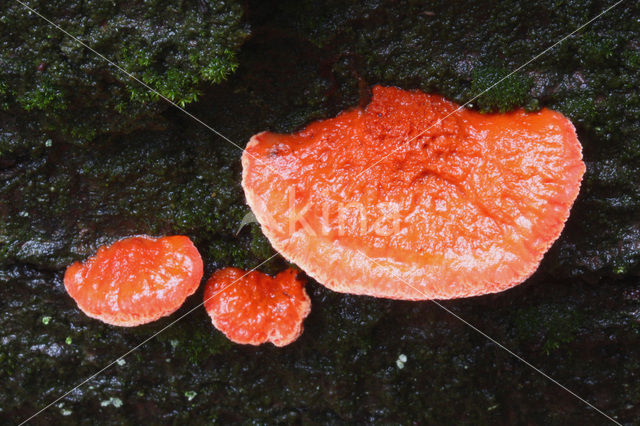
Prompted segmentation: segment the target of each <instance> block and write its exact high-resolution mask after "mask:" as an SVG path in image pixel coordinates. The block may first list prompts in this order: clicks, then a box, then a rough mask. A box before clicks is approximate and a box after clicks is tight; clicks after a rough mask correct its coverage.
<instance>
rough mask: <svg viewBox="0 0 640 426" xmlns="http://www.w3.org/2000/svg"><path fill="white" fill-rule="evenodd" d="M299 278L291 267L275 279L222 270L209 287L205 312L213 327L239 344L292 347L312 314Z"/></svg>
mask: <svg viewBox="0 0 640 426" xmlns="http://www.w3.org/2000/svg"><path fill="white" fill-rule="evenodd" d="M297 276H298V271H297V270H295V269H291V268H290V269H287V270H285V271H282V272H280V273H279V274H278V275H276V276H275V277H271V276H269V275H266V274H263V273H262V272H258V271H251V272H248V273H246V272H244V271H242V270H240V269H237V268H224V269H220V270H218V271H216V272H215V273H214V274H213V275H212V276H211V278H209V280H208V281H207V284H206V286H205V290H204V306H205V309H206V310H207V313H208V314H209V316H210V317H211V321H212V323H213V325H214V326H215V327H216V328H217V329H218V330H220V331H221V332H223V333H224V334H225V335H226V336H227V337H228V338H229V339H230V340H232V341H234V342H236V343H241V344H249V345H260V344H262V343H266V342H271V343H273V344H274V345H276V346H285V345H288V344H289V343H291V342H293V341H295V340H296V339H297V338H298V337H299V336H300V335H301V334H302V331H303V325H302V322H303V320H304V319H305V318H306V317H307V315H309V312H311V300H310V299H309V296H307V293H306V291H305V290H304V284H305V283H304V281H303V280H300V279H298V277H297Z"/></svg>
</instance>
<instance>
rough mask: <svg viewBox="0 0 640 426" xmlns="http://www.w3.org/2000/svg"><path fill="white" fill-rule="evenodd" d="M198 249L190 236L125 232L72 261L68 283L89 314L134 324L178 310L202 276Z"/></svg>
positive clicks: (67, 286) (107, 321)
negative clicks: (86, 256) (127, 235)
mask: <svg viewBox="0 0 640 426" xmlns="http://www.w3.org/2000/svg"><path fill="white" fill-rule="evenodd" d="M202 274H203V265H202V259H201V257H200V253H198V249H196V247H195V246H194V245H193V243H192V242H191V240H190V239H189V238H188V237H185V236H181V235H177V236H171V237H162V238H153V237H149V236H145V235H142V236H136V237H130V238H124V239H121V240H119V241H116V242H115V243H113V244H111V245H109V246H103V247H100V248H99V249H98V251H97V253H96V254H95V255H94V256H92V257H90V258H89V259H87V260H86V261H84V262H82V263H80V262H76V263H74V264H72V265H70V266H69V267H68V268H67V270H66V272H65V275H64V286H65V288H66V289H67V292H68V293H69V295H70V296H71V297H72V298H73V299H74V300H75V301H76V303H77V304H78V307H79V308H80V309H81V310H82V311H83V312H84V313H85V314H87V315H88V316H90V317H92V318H96V319H99V320H101V321H103V322H106V323H107V324H112V325H118V326H125V327H129V326H135V325H140V324H145V323H148V322H151V321H155V320H157V319H158V318H160V317H163V316H165V315H169V314H171V313H173V312H175V311H176V310H177V309H178V308H179V307H180V306H181V305H182V303H183V302H184V301H185V299H186V298H187V297H188V296H190V295H191V294H193V293H194V292H195V291H196V289H197V288H198V285H199V284H200V280H201V279H202Z"/></svg>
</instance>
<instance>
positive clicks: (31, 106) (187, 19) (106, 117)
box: [0, 0, 248, 142]
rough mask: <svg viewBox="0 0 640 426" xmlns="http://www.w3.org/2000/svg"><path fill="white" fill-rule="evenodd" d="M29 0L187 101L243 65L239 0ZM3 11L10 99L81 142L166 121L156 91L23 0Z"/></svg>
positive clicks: (0, 102)
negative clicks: (139, 0)
mask: <svg viewBox="0 0 640 426" xmlns="http://www.w3.org/2000/svg"><path fill="white" fill-rule="evenodd" d="M199 4H200V7H199V6H198V5H199ZM29 5H30V7H33V8H34V9H36V10H37V11H38V12H40V13H42V14H43V15H44V16H46V17H47V18H49V19H51V20H53V21H54V22H55V23H56V24H57V25H60V26H61V27H62V28H63V29H65V30H66V31H68V32H70V33H71V34H73V35H75V36H77V37H79V38H80V39H81V40H82V41H83V42H85V43H87V44H88V45H89V46H91V47H92V48H94V49H96V50H97V51H98V52H100V54H102V55H104V56H105V57H106V58H108V59H109V60H111V61H114V62H115V63H116V64H117V65H118V66H120V67H122V68H124V69H125V70H126V72H127V73H131V74H133V75H134V76H136V77H137V78H138V79H140V80H142V81H143V82H144V83H145V84H147V85H148V86H150V87H152V88H153V89H154V90H156V91H157V92H159V93H160V94H161V95H162V96H164V97H166V98H168V99H170V100H171V101H173V102H175V103H177V104H179V105H181V106H183V107H184V106H186V105H188V104H189V103H192V102H194V101H195V100H197V98H198V96H199V95H200V93H201V89H202V87H203V84H206V83H220V82H221V81H223V80H224V79H225V78H227V77H228V76H229V75H230V74H231V73H232V72H233V71H234V70H235V69H236V67H237V61H236V56H235V52H236V51H237V50H238V48H239V47H240V45H241V43H242V42H243V40H244V39H245V38H246V37H247V35H248V31H247V27H246V26H245V25H244V24H243V23H242V22H241V15H242V9H241V7H240V6H239V4H237V3H235V2H223V1H208V2H206V4H205V3H204V2H200V3H198V2H195V1H194V2H180V3H177V4H176V3H175V2H171V1H166V0H153V1H147V2H143V3H136V2H134V3H131V2H126V1H113V2H111V1H103V0H91V1H82V2H80V1H74V2H64V3H60V2H50V1H41V0H38V1H35V0H34V1H30V2H29ZM205 6H206V7H205ZM0 16H2V19H1V20H0V30H1V31H2V32H1V34H2V36H0V44H1V45H2V50H0V61H1V62H2V63H3V64H5V66H3V67H2V70H0V81H1V82H2V86H1V87H0V106H2V108H3V109H12V110H14V111H15V112H16V113H17V114H19V113H20V110H21V109H22V110H25V111H34V112H36V111H37V112H38V114H36V115H35V118H36V119H37V120H38V121H40V123H41V125H42V126H44V128H45V129H47V130H48V131H49V132H51V133H52V134H56V133H61V134H63V135H67V136H71V137H72V138H73V139H75V140H76V142H82V141H89V140H92V139H94V138H95V137H96V136H98V135H100V134H113V133H115V132H117V133H128V132H131V131H134V130H136V129H144V128H157V127H158V126H162V125H163V119H162V116H161V115H160V113H161V112H162V111H164V110H165V109H166V108H167V105H166V104H165V103H162V102H159V101H158V95H156V94H153V93H151V92H150V91H149V90H148V89H147V88H145V87H143V86H142V85H141V84H139V83H138V82H136V81H134V80H132V79H131V78H129V77H128V76H127V75H125V74H124V73H123V72H121V71H120V70H118V69H116V68H115V67H113V66H111V65H109V64H108V63H107V61H105V60H104V59H102V58H100V57H98V56H96V55H95V54H94V53H93V52H90V51H88V50H87V49H85V48H84V47H82V46H81V45H80V44H79V43H77V42H76V41H74V40H72V39H70V38H69V37H67V36H65V35H64V34H63V33H61V32H60V31H58V30H57V29H55V28H53V27H52V26H50V25H49V24H48V23H47V22H45V21H44V20H42V19H41V18H40V17H38V16H37V15H35V14H33V13H28V12H27V10H26V9H25V8H24V7H23V6H22V5H20V4H19V3H17V2H4V3H3V4H2V6H0Z"/></svg>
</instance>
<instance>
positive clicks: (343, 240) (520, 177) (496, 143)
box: [242, 86, 585, 300]
mask: <svg viewBox="0 0 640 426" xmlns="http://www.w3.org/2000/svg"><path fill="white" fill-rule="evenodd" d="M242 165H243V174H242V186H243V188H244V192H245V196H246V199H247V202H248V204H249V206H250V207H251V209H252V211H253V213H254V215H255V216H256V218H257V220H258V221H259V222H260V224H261V226H262V230H263V232H264V234H265V235H266V236H267V238H268V239H269V241H270V242H271V244H272V245H273V246H274V247H275V248H276V249H277V250H278V251H279V252H280V253H281V254H282V255H283V256H284V257H285V258H287V259H288V260H290V261H291V262H293V263H295V264H297V265H298V266H300V267H301V268H302V269H303V270H304V271H305V272H307V273H308V274H309V275H310V276H312V277H314V278H315V279H316V280H318V281H319V282H320V283H321V284H324V285H325V286H327V287H329V288H330V289H333V290H335V291H340V292H345V293H353V294H365V295H370V296H376V297H387V298H393V299H408V300H422V299H449V298H456V297H467V296H475V295H481V294H487V293H493V292H499V291H503V290H505V289H508V288H510V287H513V286H515V285H517V284H519V283H521V282H522V281H524V280H525V279H526V278H528V277H529V276H530V275H531V274H532V273H533V272H534V271H535V270H536V268H537V267H538V264H539V263H540V261H541V259H542V257H543V255H544V253H545V252H546V251H547V250H548V249H549V247H550V246H551V244H552V243H553V242H554V241H555V240H556V239H557V238H558V236H559V235H560V233H561V231H562V229H563V227H564V223H565V221H566V220H567V218H568V216H569V211H570V209H571V206H572V204H573V202H574V200H575V199H576V197H577V195H578V192H579V189H580V182H581V180H582V175H583V174H584V171H585V165H584V163H583V161H582V149H581V146H580V143H579V142H578V139H577V136H576V133H575V129H574V127H573V125H572V124H571V122H570V121H569V120H568V119H567V118H566V117H564V116H563V115H562V114H560V113H558V112H554V111H551V110H548V109H543V110H541V111H539V112H534V113H527V112H525V111H523V110H517V111H513V112H510V113H507V114H480V113H477V112H474V111H470V110H466V109H458V106H457V105H456V104H454V103H452V102H449V101H447V100H445V99H444V98H442V97H440V96H436V95H429V94H425V93H422V92H419V91H404V90H401V89H398V88H393V87H381V86H376V87H374V88H373V98H372V101H371V103H370V104H369V105H368V106H367V107H366V108H365V109H361V108H355V109H352V110H349V111H346V112H343V113H341V114H339V115H338V116H337V117H335V118H332V119H328V120H323V121H318V122H315V123H312V124H310V125H309V126H307V127H306V128H305V129H303V130H301V131H299V132H297V133H294V134H291V135H283V134H275V133H270V132H263V133H259V134H257V135H255V136H253V137H252V138H251V140H250V141H249V143H248V144H247V147H246V149H245V151H244V153H243V156H242Z"/></svg>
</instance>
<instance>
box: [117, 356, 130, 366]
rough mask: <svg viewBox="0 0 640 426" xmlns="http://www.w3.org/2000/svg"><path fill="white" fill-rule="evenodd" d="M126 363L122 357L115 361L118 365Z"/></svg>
mask: <svg viewBox="0 0 640 426" xmlns="http://www.w3.org/2000/svg"><path fill="white" fill-rule="evenodd" d="M126 363H127V361H125V360H124V358H120V359H118V360H117V361H116V364H118V365H119V366H120V367H122V366H123V365H125V364H126Z"/></svg>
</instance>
